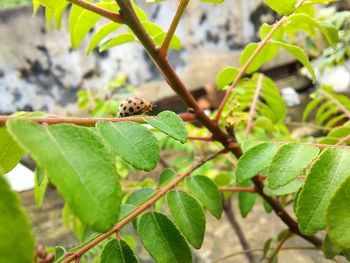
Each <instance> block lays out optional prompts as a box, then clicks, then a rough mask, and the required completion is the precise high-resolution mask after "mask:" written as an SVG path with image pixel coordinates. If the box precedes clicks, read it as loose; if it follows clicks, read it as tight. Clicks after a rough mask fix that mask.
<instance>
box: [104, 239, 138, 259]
mask: <svg viewBox="0 0 350 263" xmlns="http://www.w3.org/2000/svg"><path fill="white" fill-rule="evenodd" d="M100 262H101V263H137V262H139V261H138V260H137V258H136V257H135V255H134V252H133V251H132V250H131V248H130V247H129V245H128V244H127V243H126V242H125V241H123V240H120V239H118V240H115V239H113V240H111V241H109V242H108V243H106V244H105V245H104V247H103V250H102V253H101V257H100Z"/></svg>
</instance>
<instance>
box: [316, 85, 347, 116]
mask: <svg viewBox="0 0 350 263" xmlns="http://www.w3.org/2000/svg"><path fill="white" fill-rule="evenodd" d="M321 92H322V93H323V95H324V96H325V97H326V98H327V99H330V100H331V101H333V102H334V104H335V105H337V106H338V109H339V110H340V111H341V112H342V113H344V114H346V117H348V118H349V119H350V112H349V111H348V110H347V109H346V108H345V107H344V105H343V104H341V103H340V102H339V101H338V100H337V99H336V98H334V97H333V96H332V94H330V93H328V92H326V91H324V90H321Z"/></svg>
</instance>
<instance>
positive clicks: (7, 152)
mask: <svg viewBox="0 0 350 263" xmlns="http://www.w3.org/2000/svg"><path fill="white" fill-rule="evenodd" d="M24 153H25V152H24V150H23V149H22V148H21V147H20V146H19V145H18V144H17V142H16V141H15V140H14V139H13V138H12V136H11V135H10V134H9V133H8V132H7V130H6V128H5V127H1V128H0V175H3V174H6V173H8V172H9V171H11V170H12V169H13V168H15V166H16V165H17V164H18V162H19V161H20V160H21V159H22V157H23V155H24Z"/></svg>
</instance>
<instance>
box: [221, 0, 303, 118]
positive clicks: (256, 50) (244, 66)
mask: <svg viewBox="0 0 350 263" xmlns="http://www.w3.org/2000/svg"><path fill="white" fill-rule="evenodd" d="M305 1H306V0H299V2H298V3H297V4H296V5H295V8H296V9H297V8H299V7H300V6H302V5H303V3H304V2H305ZM287 18H288V17H286V16H283V17H282V18H281V19H280V20H279V21H278V22H277V23H275V24H274V25H273V27H272V29H271V31H270V32H269V33H268V34H267V35H266V36H265V38H264V39H263V40H261V42H259V44H258V46H257V47H256V49H255V50H254V52H253V53H252V54H251V56H250V57H249V59H248V60H247V62H246V63H245V64H244V65H243V66H242V67H241V69H240V70H239V72H238V74H237V76H236V78H235V80H234V81H233V83H232V84H231V86H230V87H229V88H228V89H227V91H226V94H225V97H224V99H223V100H222V102H221V103H220V105H219V108H218V111H217V112H216V115H215V118H214V119H215V121H216V122H219V119H220V116H221V113H222V111H223V109H224V106H225V104H226V102H227V101H228V99H229V97H230V95H231V93H232V91H233V89H234V88H235V87H236V86H237V84H238V83H239V81H240V80H241V78H242V77H243V76H244V74H245V72H246V71H247V69H248V67H249V66H250V65H251V64H252V62H253V61H254V59H255V58H256V57H257V56H258V54H259V53H260V51H261V50H262V49H263V48H264V46H265V45H266V44H267V43H268V42H269V41H270V39H271V38H272V36H273V34H274V33H275V32H276V31H277V29H279V28H280V27H281V26H282V25H283V24H284V23H285V22H286V21H287Z"/></svg>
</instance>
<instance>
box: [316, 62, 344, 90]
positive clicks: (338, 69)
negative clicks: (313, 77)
mask: <svg viewBox="0 0 350 263" xmlns="http://www.w3.org/2000/svg"><path fill="white" fill-rule="evenodd" d="M320 83H321V85H326V86H331V87H333V91H334V92H346V91H347V90H348V89H349V86H350V73H349V71H348V70H347V69H346V67H345V66H342V65H337V66H334V67H333V68H326V69H325V70H324V72H323V73H322V75H321V79H320Z"/></svg>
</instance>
